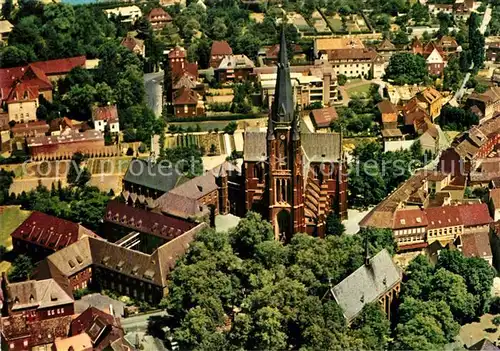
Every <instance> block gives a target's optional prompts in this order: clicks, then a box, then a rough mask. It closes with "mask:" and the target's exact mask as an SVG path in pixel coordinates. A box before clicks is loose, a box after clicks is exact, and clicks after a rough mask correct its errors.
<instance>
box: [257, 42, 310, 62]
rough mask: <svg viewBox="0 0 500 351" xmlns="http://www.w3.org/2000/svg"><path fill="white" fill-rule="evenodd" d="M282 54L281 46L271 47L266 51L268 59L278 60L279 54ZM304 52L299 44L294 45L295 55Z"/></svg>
mask: <svg viewBox="0 0 500 351" xmlns="http://www.w3.org/2000/svg"><path fill="white" fill-rule="evenodd" d="M279 52H280V44H275V45H273V46H271V47H270V48H269V49H267V51H266V57H267V58H271V59H275V58H278V54H279ZM300 52H302V47H301V46H300V45H298V44H293V53H294V54H297V53H300Z"/></svg>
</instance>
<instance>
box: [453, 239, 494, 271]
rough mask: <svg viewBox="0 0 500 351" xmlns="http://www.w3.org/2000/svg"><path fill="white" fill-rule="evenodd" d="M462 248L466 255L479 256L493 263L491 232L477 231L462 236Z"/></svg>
mask: <svg viewBox="0 0 500 351" xmlns="http://www.w3.org/2000/svg"><path fill="white" fill-rule="evenodd" d="M460 239H461V240H460V241H461V243H460V244H461V250H462V253H463V254H464V256H465V257H478V258H482V259H483V260H485V261H486V262H488V263H489V264H490V266H492V265H493V253H492V251H491V244H490V237H489V233H488V232H487V231H486V232H484V231H483V232H477V233H472V234H464V235H462V237H461V238H460Z"/></svg>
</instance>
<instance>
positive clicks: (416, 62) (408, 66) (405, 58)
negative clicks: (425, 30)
mask: <svg viewBox="0 0 500 351" xmlns="http://www.w3.org/2000/svg"><path fill="white" fill-rule="evenodd" d="M427 76H428V73H427V64H426V62H425V59H424V58H423V57H422V56H420V55H413V54H410V53H396V54H394V55H392V56H391V59H390V61H389V65H388V67H387V69H386V71H385V77H386V79H390V80H394V82H395V83H396V84H415V83H422V82H423V81H424V80H426V78H427Z"/></svg>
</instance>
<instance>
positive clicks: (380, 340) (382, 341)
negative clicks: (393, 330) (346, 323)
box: [351, 302, 390, 350]
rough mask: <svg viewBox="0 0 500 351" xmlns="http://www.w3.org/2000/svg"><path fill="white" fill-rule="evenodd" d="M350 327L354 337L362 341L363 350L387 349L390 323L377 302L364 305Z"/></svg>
mask: <svg viewBox="0 0 500 351" xmlns="http://www.w3.org/2000/svg"><path fill="white" fill-rule="evenodd" d="M351 327H352V329H353V330H355V335H357V336H358V337H359V338H360V339H362V340H363V349H366V350H386V349H387V344H388V340H389V336H390V323H389V320H388V319H387V316H386V315H385V313H384V312H383V311H382V309H381V308H380V304H379V303H378V302H374V303H369V304H366V305H365V306H364V307H363V310H362V311H361V313H360V314H359V315H358V316H357V317H356V318H355V319H354V321H353V322H352V326H351Z"/></svg>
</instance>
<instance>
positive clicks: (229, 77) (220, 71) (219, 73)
mask: <svg viewBox="0 0 500 351" xmlns="http://www.w3.org/2000/svg"><path fill="white" fill-rule="evenodd" d="M254 67H255V64H254V63H253V61H252V60H250V59H249V58H248V57H246V56H245V55H226V56H225V57H224V58H223V59H222V60H221V61H220V63H219V65H218V66H217V67H216V68H215V72H214V73H215V79H216V80H217V81H218V82H219V83H234V82H238V81H244V80H248V78H249V77H250V75H251V74H252V72H253V69H254Z"/></svg>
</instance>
